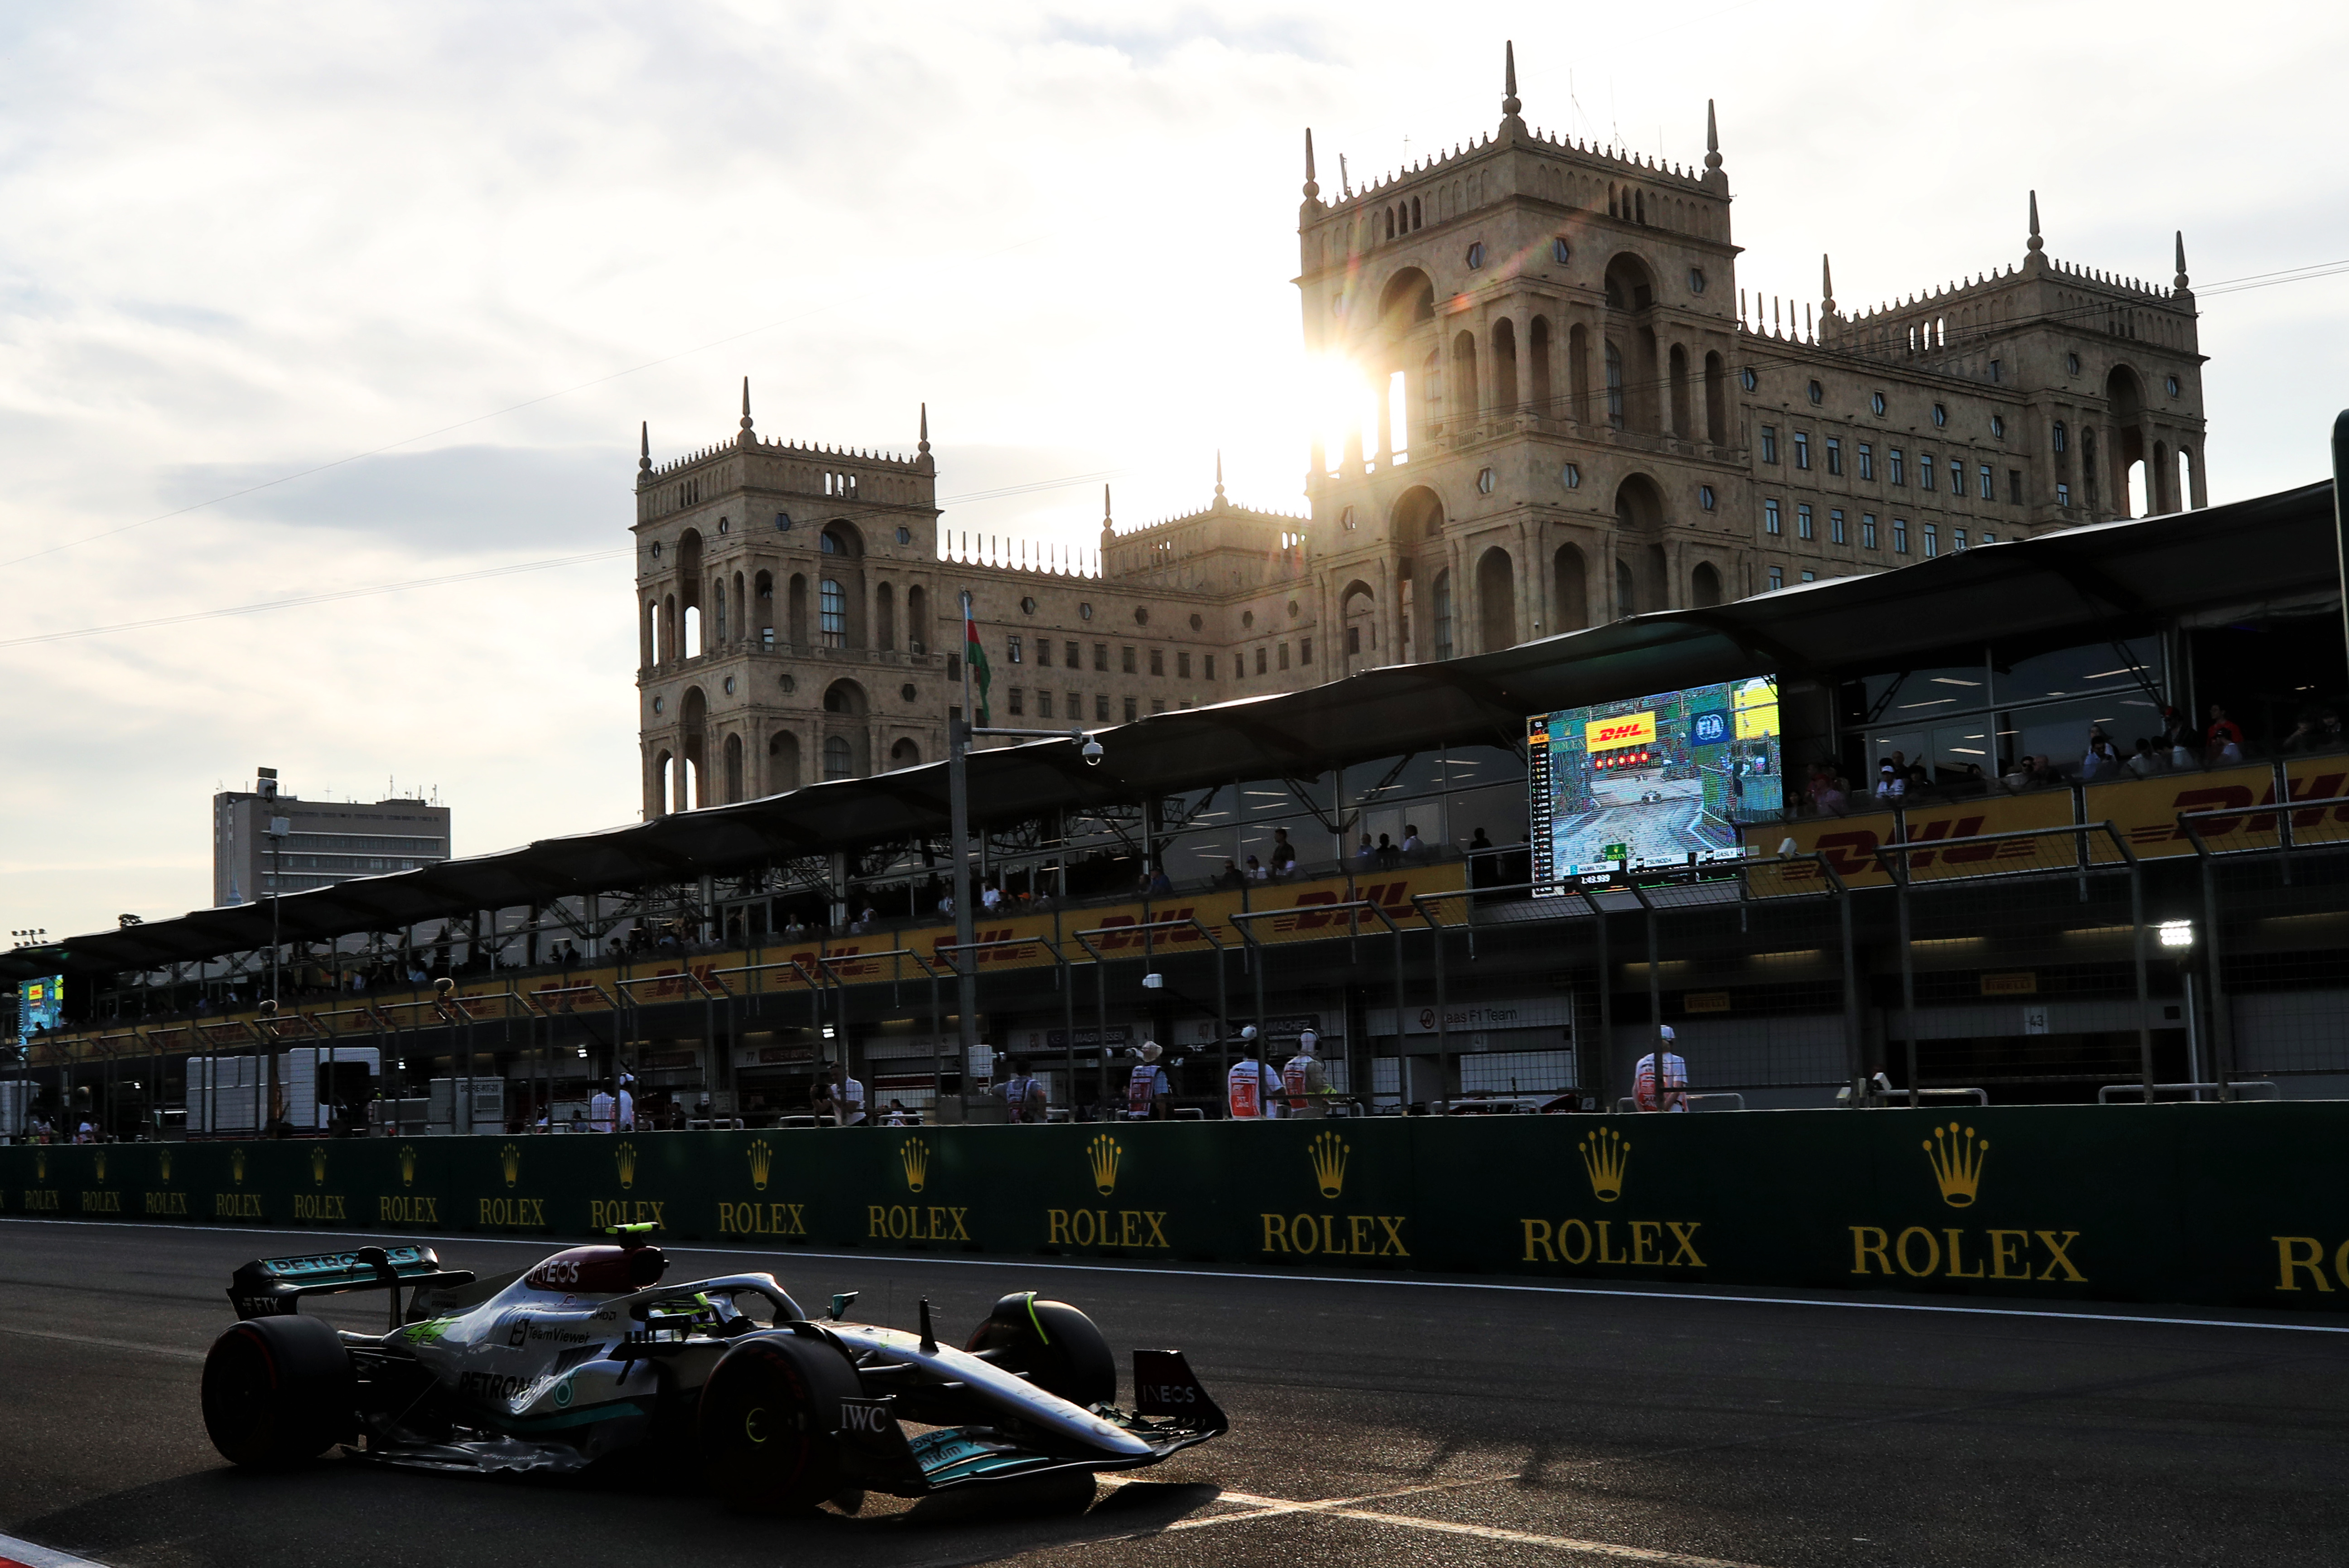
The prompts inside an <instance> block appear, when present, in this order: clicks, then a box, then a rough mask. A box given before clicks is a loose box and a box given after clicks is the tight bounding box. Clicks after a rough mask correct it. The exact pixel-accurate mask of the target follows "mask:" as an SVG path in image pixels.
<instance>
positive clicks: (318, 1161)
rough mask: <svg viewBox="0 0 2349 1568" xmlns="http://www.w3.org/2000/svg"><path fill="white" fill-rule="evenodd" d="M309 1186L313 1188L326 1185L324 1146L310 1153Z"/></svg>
mask: <svg viewBox="0 0 2349 1568" xmlns="http://www.w3.org/2000/svg"><path fill="white" fill-rule="evenodd" d="M310 1184H311V1185H312V1186H313V1187H324V1186H325V1185H326V1146H325V1145H324V1144H321V1145H319V1146H318V1147H316V1148H314V1149H312V1150H311V1151H310Z"/></svg>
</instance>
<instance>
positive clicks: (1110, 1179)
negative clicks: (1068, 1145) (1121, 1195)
mask: <svg viewBox="0 0 2349 1568" xmlns="http://www.w3.org/2000/svg"><path fill="white" fill-rule="evenodd" d="M1124 1159H1125V1150H1124V1149H1123V1147H1119V1144H1118V1141H1117V1139H1115V1138H1113V1137H1110V1136H1109V1134H1107V1133H1103V1134H1102V1135H1101V1136H1100V1137H1097V1138H1095V1139H1093V1141H1092V1142H1091V1143H1089V1144H1087V1145H1086V1146H1085V1163H1086V1164H1087V1165H1089V1166H1091V1167H1092V1173H1093V1190H1094V1191H1095V1192H1098V1193H1100V1194H1101V1195H1102V1197H1103V1198H1107V1197H1108V1196H1109V1195H1110V1194H1111V1193H1112V1192H1115V1191H1116V1190H1117V1168H1118V1166H1119V1165H1121V1164H1122V1163H1123V1161H1124Z"/></svg>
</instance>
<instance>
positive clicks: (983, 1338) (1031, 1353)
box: [963, 1291, 1117, 1409]
mask: <svg viewBox="0 0 2349 1568" xmlns="http://www.w3.org/2000/svg"><path fill="white" fill-rule="evenodd" d="M963 1348H964V1349H965V1350H968V1351H971V1352H973V1353H974V1354H975V1353H977V1352H978V1351H982V1350H991V1351H995V1352H997V1355H995V1356H994V1358H993V1359H994V1361H995V1364H996V1365H997V1366H1000V1367H1003V1368H1004V1369H1005V1370H1006V1371H1009V1372H1024V1373H1026V1374H1027V1375H1028V1381H1029V1382H1030V1383H1033V1384H1034V1385H1035V1386H1037V1387H1039V1388H1041V1389H1042V1390H1044V1392H1046V1393H1047V1394H1057V1395H1059V1396H1060V1397H1061V1398H1063V1399H1066V1400H1067V1401H1068V1402H1069V1403H1070V1404H1071V1405H1077V1406H1081V1407H1084V1408H1087V1409H1091V1408H1092V1407H1093V1406H1095V1405H1114V1404H1116V1403H1117V1357H1116V1356H1114V1355H1111V1354H1110V1348H1109V1341H1108V1340H1106V1339H1103V1338H1102V1331H1101V1330H1100V1329H1098V1328H1095V1327H1094V1326H1093V1320H1092V1319H1091V1318H1089V1317H1087V1316H1086V1315H1085V1314H1082V1313H1081V1312H1079V1311H1078V1310H1077V1309H1076V1308H1074V1307H1072V1306H1071V1305H1070V1304H1069V1303H1066V1302H1048V1301H1045V1300H1043V1299H1042V1298H1040V1296H1038V1295H1037V1294H1036V1293H1035V1292H1034V1291H1021V1292H1019V1293H1017V1294H1015V1295H1008V1296H1005V1297H1004V1298H1003V1299H1002V1300H1001V1301H999V1302H997V1303H995V1310H994V1311H993V1312H991V1313H989V1314H987V1321H986V1322H985V1323H982V1324H979V1325H978V1328H977V1329H975V1330H973V1331H972V1333H971V1336H970V1343H969V1344H968V1345H964V1346H963Z"/></svg>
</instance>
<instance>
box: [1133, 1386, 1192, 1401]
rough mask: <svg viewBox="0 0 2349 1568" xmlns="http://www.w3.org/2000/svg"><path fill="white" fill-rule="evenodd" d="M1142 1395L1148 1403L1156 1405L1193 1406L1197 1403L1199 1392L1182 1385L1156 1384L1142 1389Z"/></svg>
mask: <svg viewBox="0 0 2349 1568" xmlns="http://www.w3.org/2000/svg"><path fill="white" fill-rule="evenodd" d="M1142 1393H1143V1396H1144V1397H1145V1398H1146V1399H1147V1400H1148V1401H1149V1402H1151V1403H1153V1404H1158V1405H1195V1404H1197V1403H1198V1402H1199V1391H1198V1390H1197V1389H1196V1388H1194V1387H1192V1386H1189V1385H1187V1384H1182V1383H1162V1384H1157V1385H1154V1386H1148V1387H1145V1388H1143V1390H1142Z"/></svg>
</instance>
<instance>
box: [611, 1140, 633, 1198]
mask: <svg viewBox="0 0 2349 1568" xmlns="http://www.w3.org/2000/svg"><path fill="white" fill-rule="evenodd" d="M612 1158H613V1161H614V1162H615V1163H616V1164H617V1165H618V1166H619V1168H620V1190H621V1191H623V1192H626V1190H628V1189H630V1188H632V1187H634V1186H636V1145H635V1144H634V1143H633V1142H623V1143H621V1144H620V1145H619V1146H618V1147H616V1148H614V1149H613V1150H612Z"/></svg>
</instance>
